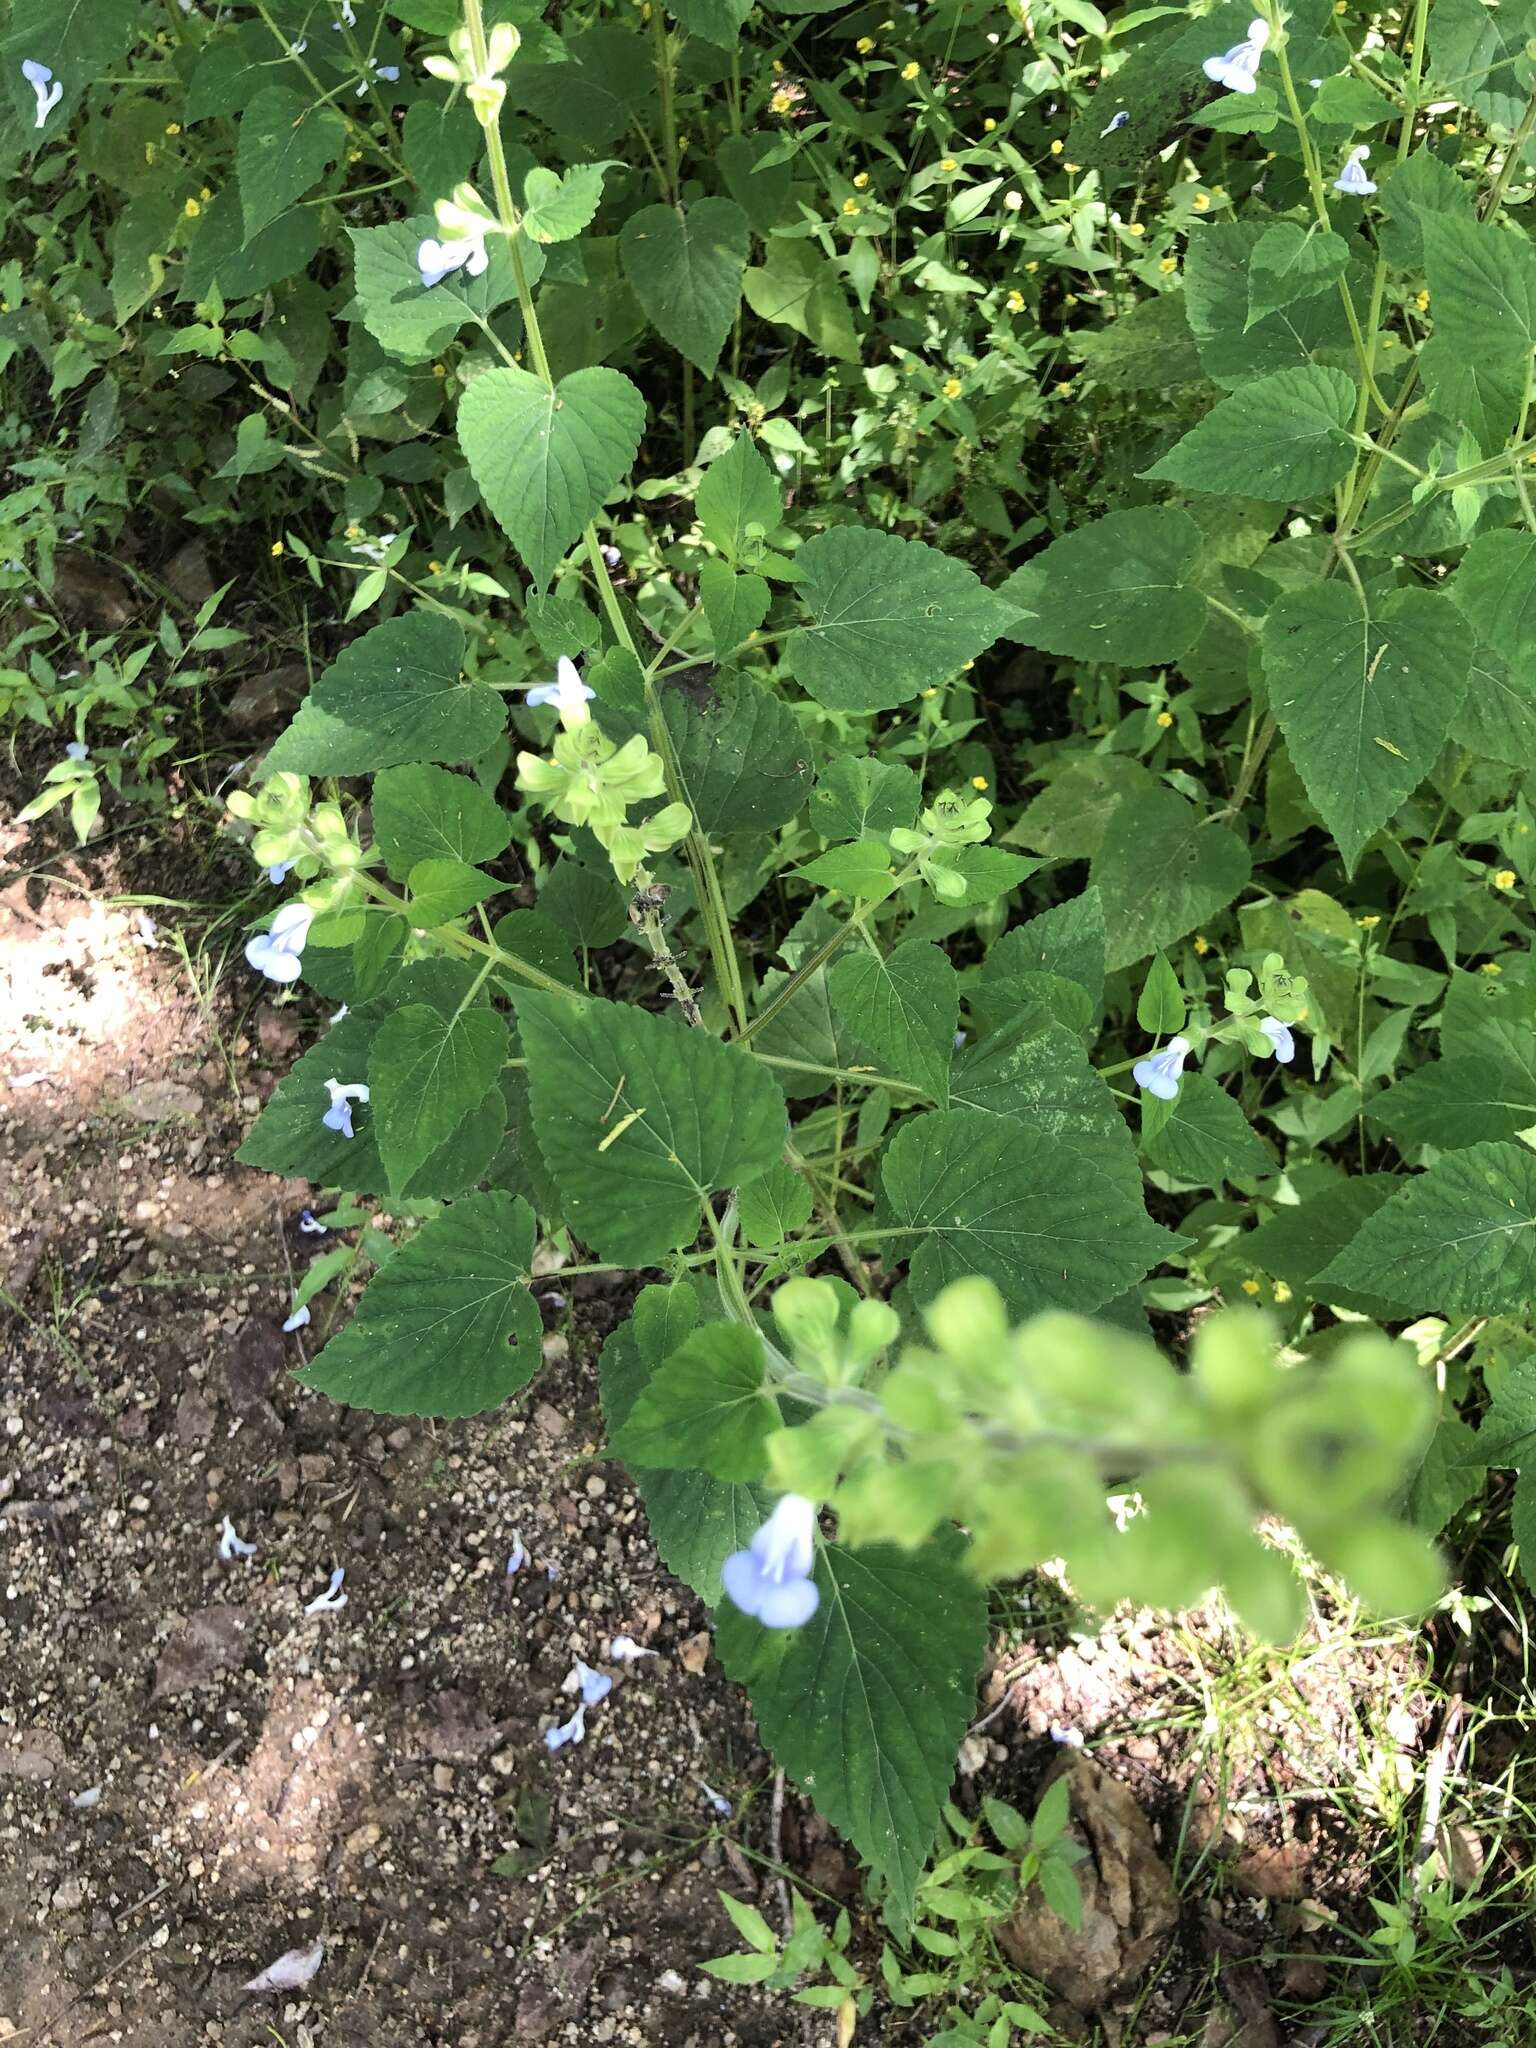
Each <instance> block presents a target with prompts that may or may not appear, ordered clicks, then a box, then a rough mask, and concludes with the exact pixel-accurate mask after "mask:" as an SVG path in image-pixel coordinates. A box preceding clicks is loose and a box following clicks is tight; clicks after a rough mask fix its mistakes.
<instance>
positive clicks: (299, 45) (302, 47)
mask: <svg viewBox="0 0 1536 2048" xmlns="http://www.w3.org/2000/svg"><path fill="white" fill-rule="evenodd" d="M308 48H309V37H308V36H300V37H299V39H298V41H297V42H296V43H290V44H289V45H288V54H289V56H290V57H302V56H303V54H304V52H305V51H306V50H307V49H308Z"/></svg>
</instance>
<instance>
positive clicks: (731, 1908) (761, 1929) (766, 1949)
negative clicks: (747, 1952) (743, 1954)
mask: <svg viewBox="0 0 1536 2048" xmlns="http://www.w3.org/2000/svg"><path fill="white" fill-rule="evenodd" d="M717 1896H718V1897H719V1900H720V1903H721V1905H722V1906H724V1908H725V1910H726V1912H727V1913H729V1914H730V1916H731V1920H732V1923H733V1924H734V1926H735V1929H736V1932H737V1933H738V1934H739V1935H740V1936H741V1938H742V1940H743V1941H745V1942H746V1943H747V1944H748V1945H749V1946H750V1947H752V1948H755V1949H756V1950H757V1952H758V1954H759V1955H765V1956H768V1955H773V1954H774V1953H775V1952H776V1950H777V1949H778V1946H779V1944H778V1940H777V1938H776V1937H775V1935H774V1931H773V1929H772V1928H771V1927H770V1926H769V1925H768V1922H767V1921H766V1920H765V1919H764V1918H763V1916H762V1914H761V1913H759V1912H758V1910H757V1908H756V1906H749V1905H748V1904H747V1903H746V1901H745V1900H744V1899H733V1898H732V1897H731V1895H730V1893H729V1892H720V1893H719V1894H718V1895H717Z"/></svg>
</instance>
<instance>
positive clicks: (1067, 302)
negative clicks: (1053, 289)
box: [1061, 292, 1077, 306]
mask: <svg viewBox="0 0 1536 2048" xmlns="http://www.w3.org/2000/svg"><path fill="white" fill-rule="evenodd" d="M1061 303H1062V304H1063V305H1064V306H1075V305H1076V304H1077V293H1076V292H1064V293H1063V294H1062V300H1061Z"/></svg>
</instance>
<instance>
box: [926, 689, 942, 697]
mask: <svg viewBox="0 0 1536 2048" xmlns="http://www.w3.org/2000/svg"><path fill="white" fill-rule="evenodd" d="M938 694H939V693H938V691H937V690H933V689H930V690H924V692H923V695H924V696H925V697H937V695H938Z"/></svg>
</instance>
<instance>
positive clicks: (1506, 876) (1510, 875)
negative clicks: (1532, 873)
mask: <svg viewBox="0 0 1536 2048" xmlns="http://www.w3.org/2000/svg"><path fill="white" fill-rule="evenodd" d="M1519 879H1520V877H1519V876H1518V875H1517V874H1516V873H1515V871H1514V869H1513V868H1500V869H1499V872H1498V873H1497V874H1496V875H1495V876H1494V878H1493V886H1494V887H1495V889H1513V888H1514V886H1515V884H1516V882H1518V881H1519Z"/></svg>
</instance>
